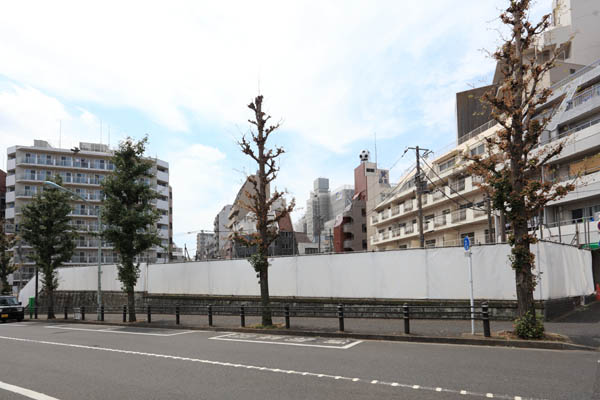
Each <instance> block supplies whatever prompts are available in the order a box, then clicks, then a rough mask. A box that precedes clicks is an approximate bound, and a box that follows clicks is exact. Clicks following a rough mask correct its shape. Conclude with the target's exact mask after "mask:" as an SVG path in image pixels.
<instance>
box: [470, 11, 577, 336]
mask: <svg viewBox="0 0 600 400" xmlns="http://www.w3.org/2000/svg"><path fill="white" fill-rule="evenodd" d="M530 3H531V2H530V0H511V1H510V4H509V6H508V8H507V9H506V10H505V11H504V12H503V13H502V14H501V15H500V20H501V21H502V23H503V24H504V25H505V26H507V27H508V28H509V30H510V37H509V38H506V39H505V41H504V43H503V44H502V46H500V47H499V48H498V50H496V51H495V52H494V53H493V54H492V57H493V58H494V59H495V60H496V61H497V62H498V65H499V68H500V72H501V74H502V76H503V79H502V81H501V82H500V84H499V86H498V88H496V89H494V90H492V91H488V92H487V93H485V94H484V96H483V97H482V101H483V103H484V104H487V105H489V106H490V107H491V113H492V118H493V119H494V120H496V121H497V123H498V124H499V125H500V127H499V131H498V132H497V134H496V135H492V136H490V137H487V138H486V142H487V154H486V155H482V156H474V157H468V158H470V159H471V160H472V164H471V166H470V172H471V173H472V174H474V175H478V176H481V177H483V181H484V182H483V184H482V187H483V189H484V190H485V191H486V192H487V193H488V194H489V195H490V198H491V200H492V202H493V207H494V208H495V209H496V210H499V211H501V212H502V213H504V215H506V218H507V222H508V223H509V224H510V227H511V230H512V233H511V235H510V237H509V243H510V245H511V256H510V261H511V264H512V268H513V269H514V271H515V280H516V292H517V302H518V315H519V318H520V319H519V323H520V326H525V325H527V326H531V327H535V326H536V325H537V324H539V322H538V321H536V313H535V304H534V298H533V292H534V289H535V287H536V277H535V275H534V272H533V270H534V267H535V262H534V261H535V257H534V255H533V254H532V253H531V251H530V246H531V244H533V243H535V242H536V240H537V239H536V237H535V236H534V235H532V234H531V233H530V232H529V229H528V222H529V221H530V220H532V219H533V218H534V217H537V216H538V215H539V213H540V212H541V211H542V210H543V209H544V207H545V206H546V205H547V204H548V203H549V202H551V201H553V200H556V199H559V198H561V197H563V196H565V195H566V194H567V193H568V192H569V191H570V190H573V185H572V183H566V184H560V183H556V182H553V181H552V180H549V179H547V180H543V179H541V177H542V176H543V175H542V174H543V169H544V168H547V164H548V162H549V161H550V160H551V159H552V158H553V157H555V156H556V155H558V154H560V152H561V151H562V149H563V146H564V142H562V141H558V142H556V143H555V144H552V145H550V144H548V145H543V146H540V145H539V143H540V137H541V135H542V133H543V132H544V130H545V128H546V125H547V124H548V122H549V121H550V115H548V113H542V112H541V111H542V109H541V107H542V106H543V105H544V104H546V102H547V101H548V99H549V97H550V95H551V94H552V91H551V90H550V88H547V87H544V84H543V80H544V79H545V77H546V75H547V74H548V72H549V71H550V70H551V69H552V68H553V67H554V65H555V61H556V59H557V57H558V55H559V54H560V52H562V51H563V47H559V48H557V49H555V51H554V52H553V55H552V56H551V57H550V59H549V60H547V61H540V60H538V59H536V58H535V57H534V56H533V55H532V53H533V51H532V50H533V46H534V45H535V44H536V41H537V40H538V38H539V37H540V35H542V33H543V32H544V31H545V30H546V29H547V28H548V26H549V25H550V16H549V15H545V16H543V17H542V19H541V21H539V22H538V23H535V24H533V23H531V22H530V21H529V11H530ZM550 114H551V113H550ZM523 330H525V329H523ZM532 331H535V332H543V329H542V330H540V329H532ZM540 335H541V333H540Z"/></svg>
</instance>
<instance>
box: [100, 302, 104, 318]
mask: <svg viewBox="0 0 600 400" xmlns="http://www.w3.org/2000/svg"><path fill="white" fill-rule="evenodd" d="M100 322H104V305H101V306H100Z"/></svg>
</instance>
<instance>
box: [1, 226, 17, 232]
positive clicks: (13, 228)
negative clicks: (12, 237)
mask: <svg viewBox="0 0 600 400" xmlns="http://www.w3.org/2000/svg"><path fill="white" fill-rule="evenodd" d="M4 233H16V226H15V224H4Z"/></svg>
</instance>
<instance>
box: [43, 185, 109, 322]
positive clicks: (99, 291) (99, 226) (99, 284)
mask: <svg viewBox="0 0 600 400" xmlns="http://www.w3.org/2000/svg"><path fill="white" fill-rule="evenodd" d="M44 185H46V186H51V187H53V188H55V189H58V190H62V191H63V192H67V193H69V194H70V195H71V196H74V197H77V198H79V199H81V200H82V201H83V202H84V203H85V204H87V205H89V206H90V209H91V206H92V204H91V203H90V202H89V201H87V200H86V199H85V198H84V197H83V196H81V195H80V194H78V193H75V192H73V191H71V190H69V189H67V188H64V187H62V186H60V185H59V184H57V183H54V182H52V181H44ZM97 217H98V233H99V234H100V235H99V239H98V290H97V297H98V310H97V319H98V321H100V320H101V318H102V317H101V308H102V235H101V233H102V221H101V219H100V209H98V215H97Z"/></svg>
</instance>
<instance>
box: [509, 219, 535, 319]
mask: <svg viewBox="0 0 600 400" xmlns="http://www.w3.org/2000/svg"><path fill="white" fill-rule="evenodd" d="M513 226H514V235H515V244H514V246H513V249H512V255H513V263H512V264H513V269H514V270H515V280H516V286H517V288H516V289H517V304H518V310H517V312H518V314H519V317H522V316H524V315H525V314H526V313H527V312H530V313H531V315H532V316H533V317H534V318H535V303H534V300H533V290H534V286H535V285H534V277H533V272H532V270H533V260H534V258H533V257H534V256H533V254H532V253H531V251H530V250H529V240H528V236H529V235H528V232H527V222H523V221H519V222H517V223H516V224H515V225H513Z"/></svg>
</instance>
